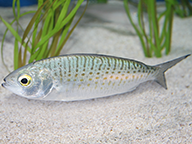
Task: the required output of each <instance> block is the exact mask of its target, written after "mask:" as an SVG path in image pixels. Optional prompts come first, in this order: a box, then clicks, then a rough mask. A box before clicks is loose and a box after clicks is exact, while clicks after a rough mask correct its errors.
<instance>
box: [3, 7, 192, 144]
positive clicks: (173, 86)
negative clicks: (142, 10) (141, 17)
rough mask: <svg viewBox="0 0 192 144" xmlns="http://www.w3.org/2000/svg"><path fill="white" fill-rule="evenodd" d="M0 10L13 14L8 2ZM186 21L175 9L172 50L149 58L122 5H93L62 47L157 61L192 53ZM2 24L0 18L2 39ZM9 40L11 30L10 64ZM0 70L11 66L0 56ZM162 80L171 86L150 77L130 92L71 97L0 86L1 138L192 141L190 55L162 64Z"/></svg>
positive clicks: (191, 29)
mask: <svg viewBox="0 0 192 144" xmlns="http://www.w3.org/2000/svg"><path fill="white" fill-rule="evenodd" d="M27 9H34V7H30V8H27ZM22 11H26V8H23V9H22ZM135 12H136V9H133V13H135ZM0 13H1V16H2V17H3V18H5V19H6V20H8V21H11V19H12V18H13V16H12V15H11V10H10V9H8V8H6V9H3V8H1V9H0ZM29 18H30V17H25V18H23V19H21V23H22V24H23V25H26V24H27V23H28V21H29ZM191 23H192V18H187V19H180V18H178V17H176V16H175V19H174V27H173V38H172V51H171V53H170V55H169V56H163V57H162V58H161V59H157V58H150V59H148V58H145V57H144V55H143V52H142V48H141V45H140V42H139V39H138V37H137V35H136V34H135V32H134V30H133V28H132V26H131V25H130V23H129V21H128V20H127V17H126V15H125V13H124V9H123V5H122V4H117V5H114V4H110V5H99V6H98V5H97V6H94V5H92V6H90V7H89V9H88V11H87V13H86V15H85V17H84V18H83V20H82V21H81V23H80V25H79V26H78V27H77V28H76V29H75V31H74V33H73V35H72V37H71V38H70V40H69V42H68V43H67V45H66V46H65V48H64V50H63V51H62V54H64V53H79V52H81V53H102V54H110V55H114V56H122V57H127V58H132V59H135V60H139V61H142V62H145V63H147V64H158V63H162V62H164V61H167V60H171V59H174V58H176V57H179V56H183V55H185V54H188V53H192V26H191ZM4 30H5V26H4V25H3V23H2V22H0V39H2V36H3V33H4ZM13 46H14V38H13V36H12V35H11V34H10V33H8V37H7V38H6V43H5V45H4V47H5V49H4V56H5V60H6V63H7V64H8V65H9V68H10V69H13V63H12V59H11V58H10V56H12V53H13ZM0 69H1V72H0V78H1V79H3V78H4V77H5V76H6V75H7V74H8V71H6V70H5V68H4V67H3V65H2V62H1V63H0ZM166 79H167V86H168V90H165V89H164V88H163V87H161V86H160V85H159V84H157V83H155V82H147V83H145V84H141V85H140V86H139V87H138V88H137V89H136V90H135V91H133V92H130V93H125V94H121V95H115V96H112V97H107V98H100V99H94V100H86V101H76V102H49V101H36V100H28V99H25V98H22V97H19V96H17V95H15V94H13V93H11V92H9V91H8V90H6V89H4V88H2V87H1V88H0V143H11V142H13V143H16V142H18V143H24V142H25V143H26V142H34V143H59V142H60V143H149V142H151V143H192V133H191V131H192V56H191V57H189V58H187V59H186V60H183V61H182V62H180V63H179V64H177V65H176V66H174V67H173V68H171V69H170V70H169V71H167V72H166ZM2 81H3V80H2Z"/></svg>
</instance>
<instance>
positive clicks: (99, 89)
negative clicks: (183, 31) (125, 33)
mask: <svg viewBox="0 0 192 144" xmlns="http://www.w3.org/2000/svg"><path fill="white" fill-rule="evenodd" d="M190 55H191V54H188V55H185V56H182V57H179V58H176V59H174V60H171V61H168V62H164V63H161V64H158V65H154V66H150V65H147V64H144V63H142V62H139V61H136V60H132V59H127V58H121V57H115V56H109V55H102V54H67V55H62V56H57V57H51V58H47V59H43V60H39V61H35V62H33V63H30V64H27V65H25V66H23V67H21V68H19V69H17V70H15V71H13V72H11V73H10V74H8V75H7V76H6V77H5V78H4V83H2V86H3V87H4V88H6V89H8V90H9V91H11V92H13V93H15V94H16V95H19V96H22V97H25V98H28V99H36V100H47V101H78V100H87V99H96V98H101V97H107V96H112V95H117V94H122V93H126V92H130V91H133V90H134V89H136V87H137V86H138V85H140V84H141V83H144V82H146V81H156V82H157V83H159V84H160V85H161V86H162V87H164V88H165V89H167V85H166V79H165V74H164V73H165V72H166V71H167V70H168V69H169V68H171V67H172V66H174V65H175V64H177V63H178V62H180V61H181V60H183V59H185V58H187V57H188V56H190Z"/></svg>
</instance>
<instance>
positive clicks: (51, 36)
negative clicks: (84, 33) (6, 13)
mask: <svg viewBox="0 0 192 144" xmlns="http://www.w3.org/2000/svg"><path fill="white" fill-rule="evenodd" d="M83 1H84V0H78V1H77V2H76V4H75V5H73V7H72V8H71V9H69V6H70V2H71V0H59V1H58V0H46V1H45V0H38V9H37V10H36V11H28V12H25V13H22V14H21V13H20V1H19V0H13V6H12V9H13V14H14V20H13V21H12V22H11V23H8V22H6V21H5V19H3V18H2V17H1V16H0V19H1V21H2V22H3V23H4V24H5V26H6V27H7V29H6V31H5V33H4V36H3V39H2V44H1V57H2V62H3V64H4V65H5V67H6V68H7V66H6V64H5V61H4V57H3V43H4V40H5V37H6V33H7V31H8V30H9V31H10V32H11V33H12V34H13V36H14V37H15V43H14V58H13V60H14V69H17V68H19V67H22V66H24V65H25V64H26V63H27V55H30V58H29V61H28V63H31V62H33V61H37V60H40V59H44V58H47V57H50V56H58V55H59V54H60V52H61V50H62V48H63V47H64V45H65V43H66V41H67V40H68V39H69V36H70V35H71V33H72V32H73V30H74V29H75V27H76V26H77V24H78V23H79V21H80V20H81V18H82V16H83V15H84V13H85V10H86V8H87V5H88V1H87V5H86V7H85V9H84V11H83V13H82V15H81V16H80V18H79V19H78V20H77V22H76V23H75V24H74V25H73V27H71V26H72V22H73V19H74V16H75V15H76V12H77V10H78V8H79V7H80V6H81V4H82V2H83ZM15 4H16V7H15ZM30 13H34V16H33V17H32V19H31V20H30V22H29V24H28V25H27V27H26V29H25V30H24V29H23V28H22V26H21V24H20V23H19V18H21V17H23V16H25V15H27V14H30ZM15 22H16V24H17V28H16V30H15V29H14V28H13V27H12V25H13V23H15ZM19 29H21V30H23V36H22V37H21V36H20V35H19V34H18V31H19ZM49 43H51V44H49Z"/></svg>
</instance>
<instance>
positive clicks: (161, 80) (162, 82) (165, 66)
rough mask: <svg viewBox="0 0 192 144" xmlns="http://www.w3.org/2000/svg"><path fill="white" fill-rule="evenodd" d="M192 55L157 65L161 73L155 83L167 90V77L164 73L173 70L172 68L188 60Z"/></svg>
mask: <svg viewBox="0 0 192 144" xmlns="http://www.w3.org/2000/svg"><path fill="white" fill-rule="evenodd" d="M190 55H191V54H188V55H185V56H182V57H179V58H176V59H174V60H171V61H168V62H165V63H162V64H159V65H156V66H157V67H159V68H160V70H159V73H158V74H157V76H156V78H155V81H156V82H157V83H159V84H160V85H161V86H163V87H164V88H165V89H167V84H166V79H165V75H164V72H166V71H167V70H168V69H169V68H171V67H172V66H174V65H176V64H177V63H178V62H180V61H181V60H183V59H185V58H187V57H188V56H190Z"/></svg>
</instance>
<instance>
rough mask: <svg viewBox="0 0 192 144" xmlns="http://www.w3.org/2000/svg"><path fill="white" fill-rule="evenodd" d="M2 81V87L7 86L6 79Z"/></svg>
mask: <svg viewBox="0 0 192 144" xmlns="http://www.w3.org/2000/svg"><path fill="white" fill-rule="evenodd" d="M3 81H4V83H2V84H1V86H2V87H4V88H6V86H8V84H7V83H6V79H5V78H4V79H3Z"/></svg>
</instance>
